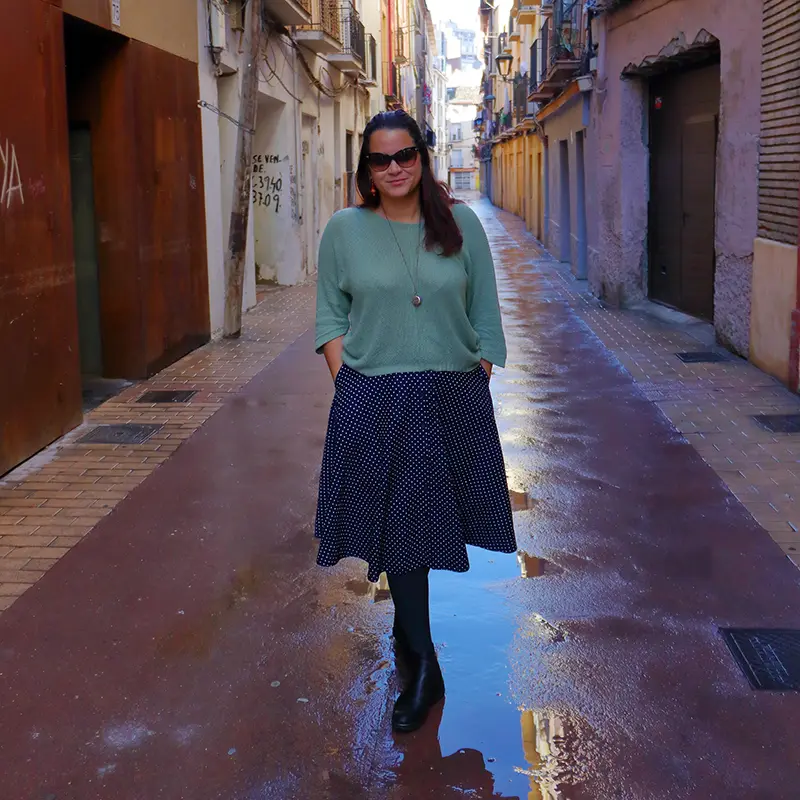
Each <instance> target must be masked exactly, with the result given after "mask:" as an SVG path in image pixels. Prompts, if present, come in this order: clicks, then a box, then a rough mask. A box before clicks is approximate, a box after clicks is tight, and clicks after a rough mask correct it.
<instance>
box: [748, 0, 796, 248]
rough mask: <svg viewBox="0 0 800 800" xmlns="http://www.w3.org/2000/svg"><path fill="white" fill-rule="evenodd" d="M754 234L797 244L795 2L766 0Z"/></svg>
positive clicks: (792, 0) (789, 0) (790, 0)
mask: <svg viewBox="0 0 800 800" xmlns="http://www.w3.org/2000/svg"><path fill="white" fill-rule="evenodd" d="M763 45H764V49H763V62H762V63H763V71H762V77H761V157H760V166H759V178H758V201H759V202H758V233H759V236H762V237H764V238H767V239H773V240H776V241H779V242H785V243H787V244H797V220H798V189H799V188H800V14H798V10H797V0H765V2H764V42H763Z"/></svg>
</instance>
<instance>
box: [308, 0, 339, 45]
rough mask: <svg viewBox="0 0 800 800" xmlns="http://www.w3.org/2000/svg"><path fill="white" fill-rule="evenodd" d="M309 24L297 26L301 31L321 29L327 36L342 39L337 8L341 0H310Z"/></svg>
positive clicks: (337, 39)
mask: <svg viewBox="0 0 800 800" xmlns="http://www.w3.org/2000/svg"><path fill="white" fill-rule="evenodd" d="M310 2H311V5H312V8H311V24H310V25H300V26H298V27H299V29H300V30H303V31H323V32H324V33H327V34H328V36H331V37H332V38H334V39H336V41H337V42H341V41H342V15H341V12H340V10H339V3H340V2H341V0H310Z"/></svg>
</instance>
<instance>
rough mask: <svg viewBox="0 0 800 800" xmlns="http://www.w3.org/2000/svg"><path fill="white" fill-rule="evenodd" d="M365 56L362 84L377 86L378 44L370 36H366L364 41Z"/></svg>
mask: <svg viewBox="0 0 800 800" xmlns="http://www.w3.org/2000/svg"><path fill="white" fill-rule="evenodd" d="M365 55H366V59H365V61H364V75H365V77H364V80H363V81H362V83H363V84H364V85H366V86H377V85H378V43H377V42H376V41H375V37H374V36H373V35H372V34H371V33H368V34H367V40H366V48H365Z"/></svg>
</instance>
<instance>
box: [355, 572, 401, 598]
mask: <svg viewBox="0 0 800 800" xmlns="http://www.w3.org/2000/svg"><path fill="white" fill-rule="evenodd" d="M345 588H346V589H347V590H348V591H350V592H352V593H353V594H355V595H358V596H359V597H368V598H369V599H370V600H371V601H372V602H373V603H380V602H382V601H383V600H388V599H389V598H390V597H391V594H390V593H389V582H388V581H387V579H386V573H382V574H381V576H380V578H378V582H377V583H372V581H368V580H367V579H366V578H364V579H363V580H357V579H353V580H350V581H347V583H345Z"/></svg>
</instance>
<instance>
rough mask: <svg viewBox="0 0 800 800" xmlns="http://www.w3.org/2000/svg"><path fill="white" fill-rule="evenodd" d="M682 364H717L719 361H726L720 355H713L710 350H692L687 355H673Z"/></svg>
mask: <svg viewBox="0 0 800 800" xmlns="http://www.w3.org/2000/svg"><path fill="white" fill-rule="evenodd" d="M675 355H676V356H678V358H679V359H680V360H681V361H683V363H684V364H718V363H719V362H720V361H727V360H728V359H727V358H725V356H724V355H722V353H714V352H713V351H711V350H692V351H691V352H689V353H675Z"/></svg>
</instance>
